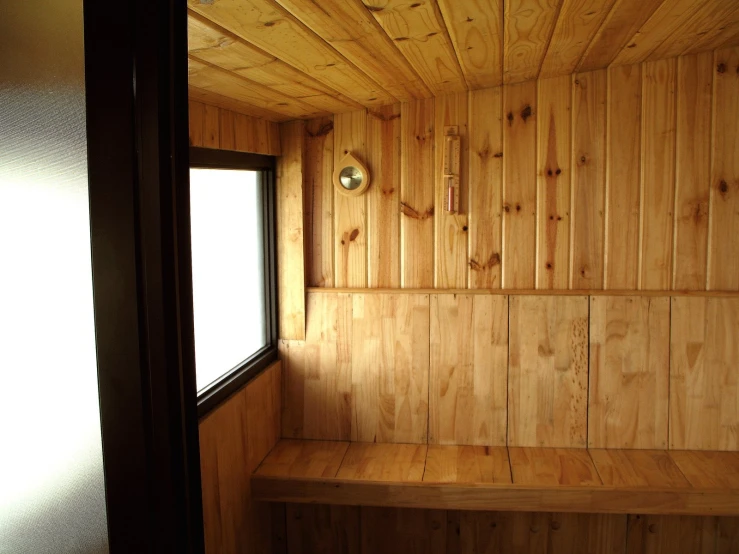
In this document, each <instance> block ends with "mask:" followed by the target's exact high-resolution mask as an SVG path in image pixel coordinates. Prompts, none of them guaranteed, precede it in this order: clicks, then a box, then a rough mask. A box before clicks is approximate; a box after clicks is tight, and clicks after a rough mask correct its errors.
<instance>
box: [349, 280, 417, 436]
mask: <svg viewBox="0 0 739 554" xmlns="http://www.w3.org/2000/svg"><path fill="white" fill-rule="evenodd" d="M352 301H353V310H352V313H353V316H352V317H353V322H352V344H351V347H352V391H353V392H352V434H351V437H352V440H354V441H364V442H386V443H425V442H426V438H427V425H428V367H429V297H428V295H417V296H416V295H414V296H407V295H402V296H401V295H381V296H378V295H364V294H358V295H354V297H353V298H352Z"/></svg>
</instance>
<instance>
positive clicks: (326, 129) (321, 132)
mask: <svg viewBox="0 0 739 554" xmlns="http://www.w3.org/2000/svg"><path fill="white" fill-rule="evenodd" d="M333 130H334V122H333V121H328V122H326V123H324V124H323V125H321V126H320V127H319V129H318V131H316V132H315V133H311V132H310V131H308V136H309V137H313V138H316V137H325V136H326V135H328V134H329V133H330V132H331V131H333Z"/></svg>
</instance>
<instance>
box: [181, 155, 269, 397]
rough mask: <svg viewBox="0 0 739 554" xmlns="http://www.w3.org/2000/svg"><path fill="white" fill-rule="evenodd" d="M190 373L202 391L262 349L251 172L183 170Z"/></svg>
mask: <svg viewBox="0 0 739 554" xmlns="http://www.w3.org/2000/svg"><path fill="white" fill-rule="evenodd" d="M190 212H191V225H192V277H193V307H194V316H195V371H196V374H197V387H198V391H199V392H200V391H202V390H204V389H206V388H207V387H208V385H210V384H212V383H213V382H214V381H216V380H218V379H219V378H220V377H222V376H223V375H224V374H226V373H228V372H229V371H230V370H231V369H233V368H234V367H235V366H237V365H239V364H240V363H241V362H243V361H244V360H245V359H246V358H248V357H249V356H251V355H252V354H254V353H255V352H256V351H257V350H259V349H260V348H261V347H263V346H264V345H265V344H267V325H266V321H265V298H264V256H263V252H264V246H263V244H264V242H263V230H262V229H263V227H262V225H263V224H262V194H261V188H260V186H259V182H258V173H257V172H256V171H238V170H226V169H192V170H191V171H190Z"/></svg>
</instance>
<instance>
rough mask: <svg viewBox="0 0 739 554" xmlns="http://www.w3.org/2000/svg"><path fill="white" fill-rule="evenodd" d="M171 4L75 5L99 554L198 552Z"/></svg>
mask: <svg viewBox="0 0 739 554" xmlns="http://www.w3.org/2000/svg"><path fill="white" fill-rule="evenodd" d="M186 17H187V9H186V3H185V1H184V0H156V1H153V2H141V1H137V0H134V1H133V2H124V3H120V2H118V3H110V2H100V1H94V0H84V22H85V79H86V94H87V140H88V172H89V195H90V225H91V240H92V270H93V292H94V306H95V333H96V342H97V357H98V379H99V391H100V412H101V424H102V443H103V463H104V471H105V492H106V503H107V517H108V537H109V543H110V552H111V553H113V554H117V553H129V552H131V553H136V554H146V553H154V552H156V553H157V554H161V553H168V552H172V553H178V554H179V553H193V554H199V553H201V552H203V549H204V548H203V525H202V501H201V492H200V465H199V452H198V427H197V404H196V398H197V396H196V387H195V363H194V340H193V319H192V318H193V315H192V278H191V261H190V206H189V193H188V190H189V182H188V167H189V162H188V148H189V144H188V119H187V117H188V116H187V21H186Z"/></svg>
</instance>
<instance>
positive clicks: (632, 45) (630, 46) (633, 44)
mask: <svg viewBox="0 0 739 554" xmlns="http://www.w3.org/2000/svg"><path fill="white" fill-rule="evenodd" d="M626 48H636V43H635V42H632V43H631V44H629V45H628V46H627V47H626Z"/></svg>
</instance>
